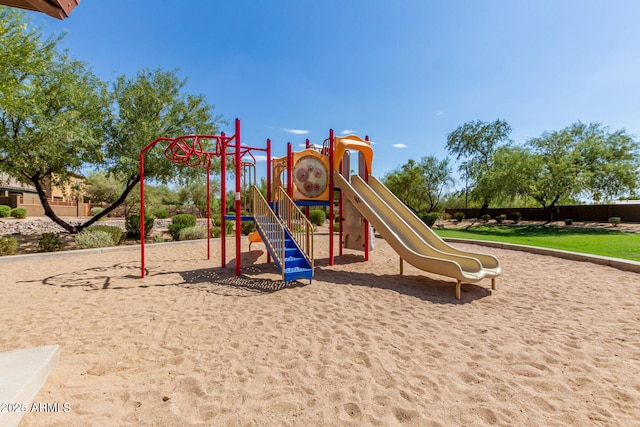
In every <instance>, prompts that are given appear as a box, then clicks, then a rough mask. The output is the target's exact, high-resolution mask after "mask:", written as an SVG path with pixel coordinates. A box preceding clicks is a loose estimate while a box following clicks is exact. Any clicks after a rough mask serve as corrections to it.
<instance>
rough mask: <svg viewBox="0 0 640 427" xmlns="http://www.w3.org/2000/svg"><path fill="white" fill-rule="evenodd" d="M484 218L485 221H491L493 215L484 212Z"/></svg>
mask: <svg viewBox="0 0 640 427" xmlns="http://www.w3.org/2000/svg"><path fill="white" fill-rule="evenodd" d="M482 220H483V221H484V222H489V221H491V215H489V214H484V215H482Z"/></svg>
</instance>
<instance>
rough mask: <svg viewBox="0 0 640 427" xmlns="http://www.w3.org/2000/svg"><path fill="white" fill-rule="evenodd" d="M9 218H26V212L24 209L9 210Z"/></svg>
mask: <svg viewBox="0 0 640 427" xmlns="http://www.w3.org/2000/svg"><path fill="white" fill-rule="evenodd" d="M11 216H12V217H14V218H26V217H27V210H26V209H25V208H13V209H11Z"/></svg>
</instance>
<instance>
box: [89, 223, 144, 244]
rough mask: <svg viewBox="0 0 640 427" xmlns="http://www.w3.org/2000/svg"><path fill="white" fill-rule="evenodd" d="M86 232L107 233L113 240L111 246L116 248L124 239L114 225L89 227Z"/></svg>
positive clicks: (122, 234)
mask: <svg viewBox="0 0 640 427" xmlns="http://www.w3.org/2000/svg"><path fill="white" fill-rule="evenodd" d="M87 230H91V231H104V232H106V233H109V235H110V236H111V238H112V239H113V244H114V245H116V246H118V245H119V244H120V242H122V238H123V237H124V233H123V232H122V230H121V229H120V227H116V226H115V225H92V226H91V227H88V228H87ZM145 232H146V227H145ZM145 234H146V233H145Z"/></svg>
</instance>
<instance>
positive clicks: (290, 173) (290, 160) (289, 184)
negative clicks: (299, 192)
mask: <svg viewBox="0 0 640 427" xmlns="http://www.w3.org/2000/svg"><path fill="white" fill-rule="evenodd" d="M287 194H288V195H289V197H291V198H292V199H293V149H292V147H291V143H290V142H288V143H287Z"/></svg>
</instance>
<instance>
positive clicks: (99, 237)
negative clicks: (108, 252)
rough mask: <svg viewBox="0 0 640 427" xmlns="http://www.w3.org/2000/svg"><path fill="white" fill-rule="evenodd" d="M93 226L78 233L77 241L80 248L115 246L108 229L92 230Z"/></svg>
mask: <svg viewBox="0 0 640 427" xmlns="http://www.w3.org/2000/svg"><path fill="white" fill-rule="evenodd" d="M90 228H91V227H89V228H87V229H86V230H82V231H81V232H79V233H78V234H76V243H77V244H78V246H79V247H80V249H91V248H105V247H107V246H113V239H112V238H111V235H110V234H109V233H107V232H106V231H102V230H96V231H91V230H90Z"/></svg>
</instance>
